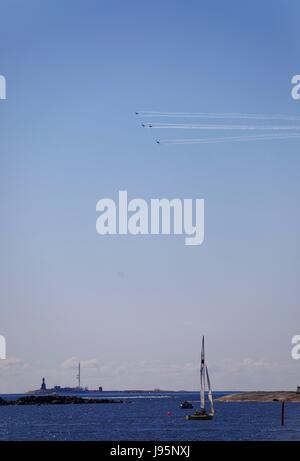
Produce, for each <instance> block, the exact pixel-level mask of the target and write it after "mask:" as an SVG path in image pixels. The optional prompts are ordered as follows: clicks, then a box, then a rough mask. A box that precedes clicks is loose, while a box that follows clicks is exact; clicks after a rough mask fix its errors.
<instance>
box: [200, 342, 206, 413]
mask: <svg viewBox="0 0 300 461" xmlns="http://www.w3.org/2000/svg"><path fill="white" fill-rule="evenodd" d="M200 403H201V408H202V409H203V410H205V352H204V336H203V337H202V348H201V365H200Z"/></svg>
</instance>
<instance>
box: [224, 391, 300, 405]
mask: <svg viewBox="0 0 300 461" xmlns="http://www.w3.org/2000/svg"><path fill="white" fill-rule="evenodd" d="M283 400H285V401H286V402H299V403H300V393H297V392H289V391H269V392H268V391H261V392H259V391H253V392H241V393H239V394H231V395H224V396H223V397H220V398H218V399H217V401H218V402H281V401H283Z"/></svg>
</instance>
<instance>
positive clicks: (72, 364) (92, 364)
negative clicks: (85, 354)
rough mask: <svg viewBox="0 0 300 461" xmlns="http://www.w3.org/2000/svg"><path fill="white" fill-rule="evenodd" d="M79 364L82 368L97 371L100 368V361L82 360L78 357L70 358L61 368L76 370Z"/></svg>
mask: <svg viewBox="0 0 300 461" xmlns="http://www.w3.org/2000/svg"><path fill="white" fill-rule="evenodd" d="M79 362H80V364H81V366H82V368H94V369H95V368H99V366H100V364H99V361H98V359H87V360H80V359H79V358H78V357H70V358H68V359H66V360H65V361H64V362H63V363H62V364H61V368H63V369H64V370H75V369H77V368H78V364H79Z"/></svg>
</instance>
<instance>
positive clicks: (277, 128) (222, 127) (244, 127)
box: [142, 122, 300, 131]
mask: <svg viewBox="0 0 300 461" xmlns="http://www.w3.org/2000/svg"><path fill="white" fill-rule="evenodd" d="M142 126H143V127H144V128H154V129H186V130H252V131H255V130H260V131H261V130H263V131H267V130H271V131H280V130H286V131H297V130H300V125H299V126H288V125H281V126H279V125H277V126H276V125H274V126H272V125H265V126H263V125H256V126H249V125H212V124H189V123H181V124H180V123H152V122H149V123H142Z"/></svg>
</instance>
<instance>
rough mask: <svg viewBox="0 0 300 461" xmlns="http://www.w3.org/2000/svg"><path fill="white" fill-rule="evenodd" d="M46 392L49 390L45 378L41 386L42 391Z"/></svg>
mask: <svg viewBox="0 0 300 461" xmlns="http://www.w3.org/2000/svg"><path fill="white" fill-rule="evenodd" d="M46 390H47V386H46V382H45V378H43V380H42V384H41V391H46Z"/></svg>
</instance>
